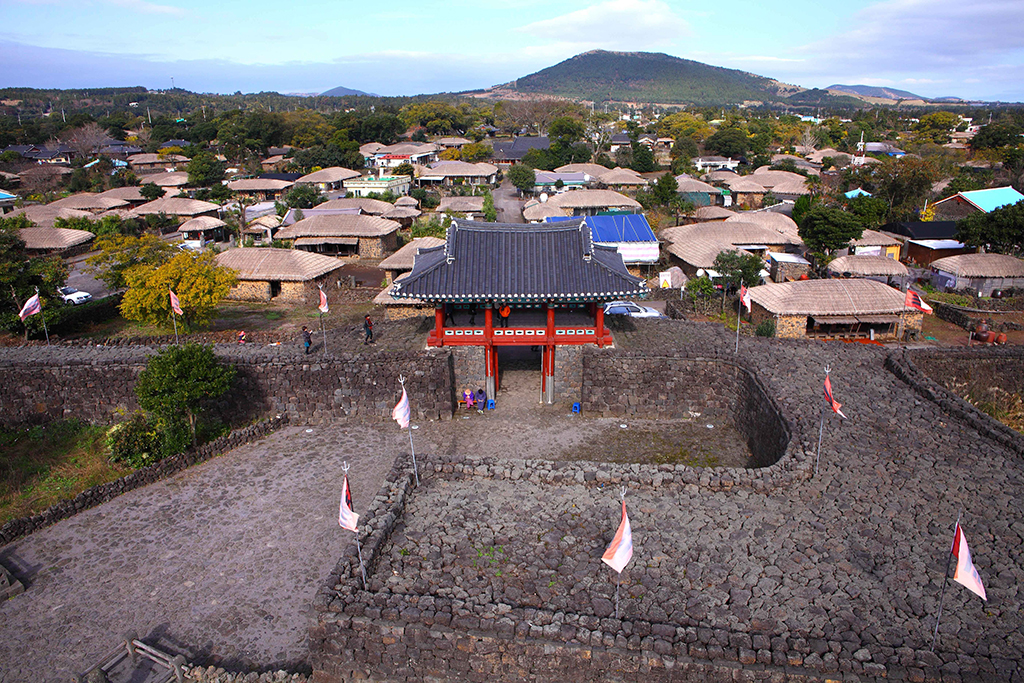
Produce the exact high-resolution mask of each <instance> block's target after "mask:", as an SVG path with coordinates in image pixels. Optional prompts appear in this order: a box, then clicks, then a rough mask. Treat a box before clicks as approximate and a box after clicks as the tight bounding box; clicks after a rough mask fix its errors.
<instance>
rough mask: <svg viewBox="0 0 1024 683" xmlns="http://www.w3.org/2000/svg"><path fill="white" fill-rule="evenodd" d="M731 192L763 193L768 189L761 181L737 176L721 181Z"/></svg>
mask: <svg viewBox="0 0 1024 683" xmlns="http://www.w3.org/2000/svg"><path fill="white" fill-rule="evenodd" d="M723 182H724V183H725V184H726V185H727V186H728V187H729V189H730V190H731V191H733V192H754V193H757V192H760V193H762V194H764V193H765V192H767V191H768V190H767V189H765V186H764V185H762V184H761V183H759V182H757V181H756V180H753V179H751V178H748V177H746V176H737V177H735V178H729V179H728V180H725V181H723Z"/></svg>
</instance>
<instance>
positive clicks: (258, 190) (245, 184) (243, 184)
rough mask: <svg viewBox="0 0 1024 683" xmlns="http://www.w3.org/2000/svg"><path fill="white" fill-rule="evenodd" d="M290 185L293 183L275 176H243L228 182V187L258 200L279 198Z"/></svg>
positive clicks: (271, 200)
mask: <svg viewBox="0 0 1024 683" xmlns="http://www.w3.org/2000/svg"><path fill="white" fill-rule="evenodd" d="M292 185H294V183H291V182H289V181H287V180H277V179H275V178H243V179H242V180H232V181H231V182H229V183H228V189H229V190H231V191H232V192H235V193H238V194H240V195H243V196H245V197H252V198H253V199H255V200H256V201H259V202H273V201H277V200H279V199H280V198H281V195H282V194H284V193H285V191H287V190H288V189H289V188H291V187H292Z"/></svg>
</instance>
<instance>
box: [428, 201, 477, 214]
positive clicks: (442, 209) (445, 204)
mask: <svg viewBox="0 0 1024 683" xmlns="http://www.w3.org/2000/svg"><path fill="white" fill-rule="evenodd" d="M483 210H484V198H483V197H445V198H443V199H442V200H441V203H440V204H438V205H437V212H438V213H481V212H482V211H483Z"/></svg>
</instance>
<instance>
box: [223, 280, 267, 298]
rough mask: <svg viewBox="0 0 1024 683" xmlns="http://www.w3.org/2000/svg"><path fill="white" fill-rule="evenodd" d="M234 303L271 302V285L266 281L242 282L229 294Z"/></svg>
mask: <svg viewBox="0 0 1024 683" xmlns="http://www.w3.org/2000/svg"><path fill="white" fill-rule="evenodd" d="M227 298H228V299H232V300H234V301H270V283H269V282H267V281H266V280H240V281H239V282H238V284H237V285H235V286H234V287H232V288H231V291H230V292H228V297H227Z"/></svg>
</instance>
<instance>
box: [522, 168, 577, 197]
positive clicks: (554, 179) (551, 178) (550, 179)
mask: <svg viewBox="0 0 1024 683" xmlns="http://www.w3.org/2000/svg"><path fill="white" fill-rule="evenodd" d="M534 176H535V182H534V184H533V191H534V193H535V194H540V193H541V192H547V193H548V194H555V193H558V192H568V191H569V190H581V189H583V188H584V187H586V185H587V178H588V176H587V175H586V174H585V173H578V172H577V173H573V172H556V171H535V172H534Z"/></svg>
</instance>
